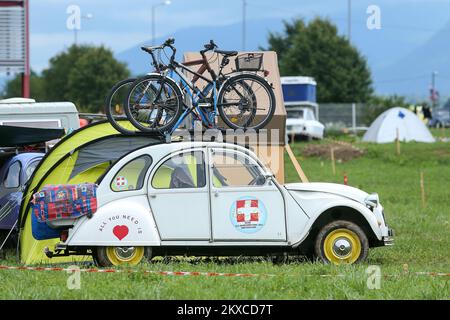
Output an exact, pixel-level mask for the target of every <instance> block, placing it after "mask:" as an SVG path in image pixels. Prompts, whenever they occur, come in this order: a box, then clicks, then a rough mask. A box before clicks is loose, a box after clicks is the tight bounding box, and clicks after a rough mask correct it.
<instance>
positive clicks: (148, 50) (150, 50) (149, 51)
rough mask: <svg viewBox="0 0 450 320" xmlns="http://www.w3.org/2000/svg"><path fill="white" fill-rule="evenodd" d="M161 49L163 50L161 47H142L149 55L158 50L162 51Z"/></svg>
mask: <svg viewBox="0 0 450 320" xmlns="http://www.w3.org/2000/svg"><path fill="white" fill-rule="evenodd" d="M161 48H162V47H161V46H151V47H141V50H143V51H145V52H147V53H152V52H153V51H155V50H156V49H161Z"/></svg>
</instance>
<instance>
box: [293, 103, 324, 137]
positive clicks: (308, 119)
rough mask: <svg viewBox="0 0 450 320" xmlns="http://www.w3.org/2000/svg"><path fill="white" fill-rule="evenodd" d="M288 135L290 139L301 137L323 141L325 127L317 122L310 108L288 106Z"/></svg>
mask: <svg viewBox="0 0 450 320" xmlns="http://www.w3.org/2000/svg"><path fill="white" fill-rule="evenodd" d="M286 113H287V119H286V134H287V135H288V138H291V137H292V136H293V135H294V136H300V137H303V138H307V139H323V132H324V130H325V126H324V125H323V124H321V123H320V122H319V121H317V120H316V117H315V115H314V111H313V109H311V108H310V107H308V106H306V105H305V106H302V105H298V106H289V107H288V106H286Z"/></svg>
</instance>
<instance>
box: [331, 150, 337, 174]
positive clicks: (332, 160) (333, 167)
mask: <svg viewBox="0 0 450 320" xmlns="http://www.w3.org/2000/svg"><path fill="white" fill-rule="evenodd" d="M330 151H331V168H332V169H333V175H334V176H335V175H336V161H335V159H334V148H331V150H330Z"/></svg>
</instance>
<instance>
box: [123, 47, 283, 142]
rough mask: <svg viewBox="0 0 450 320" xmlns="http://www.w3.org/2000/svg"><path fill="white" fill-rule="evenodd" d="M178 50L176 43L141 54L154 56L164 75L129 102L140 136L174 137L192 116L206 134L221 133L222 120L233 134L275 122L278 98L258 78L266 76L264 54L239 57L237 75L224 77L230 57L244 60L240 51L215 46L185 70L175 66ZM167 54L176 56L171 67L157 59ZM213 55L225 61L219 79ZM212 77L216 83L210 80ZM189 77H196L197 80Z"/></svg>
mask: <svg viewBox="0 0 450 320" xmlns="http://www.w3.org/2000/svg"><path fill="white" fill-rule="evenodd" d="M173 44H174V40H173V39H168V40H167V41H166V42H165V43H164V44H163V45H161V46H156V47H142V48H141V49H142V50H144V51H145V52H147V53H149V54H150V55H151V57H152V60H153V63H152V64H153V66H154V68H155V70H157V71H158V72H155V73H151V74H148V75H146V76H144V77H142V78H138V79H137V80H135V81H134V82H133V83H132V84H131V86H130V88H129V91H128V94H127V96H126V99H125V102H124V108H125V113H126V115H127V118H128V120H129V121H130V122H131V123H132V124H133V125H134V126H135V127H136V128H137V129H138V130H140V131H143V132H155V131H159V132H163V133H169V134H171V133H173V132H174V131H175V130H176V129H177V128H179V127H180V126H181V125H182V124H183V122H184V121H185V120H186V118H187V117H188V116H189V115H192V121H195V120H199V121H201V123H202V124H203V126H204V127H206V128H217V127H218V124H219V116H220V119H221V120H222V121H223V123H224V124H225V125H227V126H228V127H230V128H233V129H260V128H263V127H264V126H266V125H267V124H268V123H269V122H270V120H271V119H272V117H273V114H274V112H275V95H274V93H273V89H272V86H271V85H270V84H269V83H268V82H267V81H266V80H265V79H264V78H263V77H261V76H259V75H258V74H257V72H258V71H263V70H261V67H262V60H263V55H262V53H249V54H243V55H240V56H238V57H236V60H235V61H236V70H235V71H234V72H232V73H229V74H224V73H223V69H224V67H225V66H227V65H228V64H229V62H230V57H234V56H237V55H238V52H237V51H224V50H218V49H217V45H216V44H215V43H214V42H213V41H212V40H211V41H210V42H209V43H208V44H206V45H205V49H204V50H202V51H200V54H201V59H199V60H195V61H189V62H186V63H184V64H182V63H179V62H177V61H175V55H176V48H175V47H174V46H173ZM165 48H170V49H171V51H172V55H171V56H170V58H169V63H168V64H167V65H164V64H162V63H161V62H160V60H161V59H158V58H157V57H156V52H158V51H159V52H161V51H163V50H164V49H165ZM208 51H213V52H214V53H216V54H218V55H221V56H222V59H221V62H220V68H219V72H218V74H216V73H215V72H214V70H213V69H212V68H211V66H210V62H209V60H208V58H207V56H206V53H207V52H208ZM194 65H200V67H199V69H198V70H197V71H194V70H192V69H190V68H189V67H190V66H194ZM206 71H207V72H208V73H209V75H210V77H206V76H205V75H204V73H205V72H206ZM264 73H265V75H266V74H267V73H266V72H265V71H264ZM187 74H191V75H192V79H191V80H190V79H188V77H187ZM174 75H176V76H177V77H178V78H179V83H177V81H176V80H174V79H173V76H174ZM199 86H201V87H202V88H199Z"/></svg>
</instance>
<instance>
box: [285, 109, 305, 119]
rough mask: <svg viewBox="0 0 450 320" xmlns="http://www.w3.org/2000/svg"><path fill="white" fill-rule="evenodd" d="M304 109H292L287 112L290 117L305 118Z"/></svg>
mask: <svg viewBox="0 0 450 320" xmlns="http://www.w3.org/2000/svg"><path fill="white" fill-rule="evenodd" d="M303 116H304V110H291V111H288V112H287V117H288V118H294V119H303Z"/></svg>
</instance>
